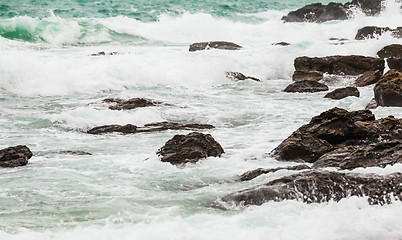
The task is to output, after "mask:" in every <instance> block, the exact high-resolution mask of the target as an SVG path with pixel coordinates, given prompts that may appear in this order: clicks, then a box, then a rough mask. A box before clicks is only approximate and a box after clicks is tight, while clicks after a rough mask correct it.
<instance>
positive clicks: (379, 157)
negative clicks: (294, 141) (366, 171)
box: [313, 139, 402, 169]
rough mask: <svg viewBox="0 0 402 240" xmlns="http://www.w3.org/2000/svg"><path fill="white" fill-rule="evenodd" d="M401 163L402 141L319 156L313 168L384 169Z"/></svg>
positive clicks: (357, 147) (357, 146)
mask: <svg viewBox="0 0 402 240" xmlns="http://www.w3.org/2000/svg"><path fill="white" fill-rule="evenodd" d="M395 163H402V140H401V139H397V140H393V141H383V142H377V143H373V144H368V145H367V144H362V145H350V146H346V147H343V148H338V149H336V150H334V151H331V152H329V153H326V154H324V155H323V156H321V157H320V158H319V159H318V160H317V161H316V162H315V163H314V165H313V168H323V167H336V168H340V169H354V168H358V167H363V168H366V167H385V166H387V165H394V164H395Z"/></svg>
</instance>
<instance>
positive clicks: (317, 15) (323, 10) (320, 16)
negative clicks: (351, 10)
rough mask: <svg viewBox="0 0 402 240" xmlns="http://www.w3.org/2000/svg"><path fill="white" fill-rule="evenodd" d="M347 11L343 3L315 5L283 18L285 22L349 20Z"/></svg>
mask: <svg viewBox="0 0 402 240" xmlns="http://www.w3.org/2000/svg"><path fill="white" fill-rule="evenodd" d="M347 13H348V12H347V9H346V8H345V7H344V6H343V4H341V3H333V2H331V3H329V4H328V5H323V4H321V3H313V4H310V5H307V6H304V7H302V8H300V9H297V10H296V11H292V12H290V13H289V14H288V15H286V16H284V17H282V20H283V21H285V22H326V21H331V20H345V19H348V14H347Z"/></svg>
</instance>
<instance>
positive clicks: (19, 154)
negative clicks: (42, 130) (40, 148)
mask: <svg viewBox="0 0 402 240" xmlns="http://www.w3.org/2000/svg"><path fill="white" fill-rule="evenodd" d="M31 157H32V152H31V150H29V148H28V147H27V146H25V145H18V146H15V147H8V148H5V149H2V150H0V167H4V168H6V167H8V168H12V167H20V166H25V165H27V164H28V159H30V158H31Z"/></svg>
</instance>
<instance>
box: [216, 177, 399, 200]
mask: <svg viewBox="0 0 402 240" xmlns="http://www.w3.org/2000/svg"><path fill="white" fill-rule="evenodd" d="M351 196H358V197H363V196H364V197H368V202H369V203H370V204H381V205H382V204H390V203H392V202H393V201H395V200H399V201H402V173H393V174H390V175H385V176H382V175H376V174H367V175H361V174H354V173H339V172H329V171H317V170H315V171H307V172H302V173H298V174H294V175H291V176H288V177H283V178H280V179H276V180H273V181H270V182H268V183H267V184H264V185H259V186H256V187H253V188H250V189H246V190H243V191H240V192H237V193H233V194H230V195H228V196H226V197H224V198H222V200H223V201H225V202H229V203H234V204H236V205H261V204H263V203H265V202H268V201H282V200H294V199H295V200H299V201H303V202H306V203H321V202H328V201H340V200H341V199H343V198H347V197H351Z"/></svg>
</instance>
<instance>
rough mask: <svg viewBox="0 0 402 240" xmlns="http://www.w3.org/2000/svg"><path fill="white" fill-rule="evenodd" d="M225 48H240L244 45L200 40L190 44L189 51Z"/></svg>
mask: <svg viewBox="0 0 402 240" xmlns="http://www.w3.org/2000/svg"><path fill="white" fill-rule="evenodd" d="M212 48H215V49H223V50H239V49H241V48H242V46H239V45H237V44H236V43H232V42H223V41H214V42H199V43H193V44H191V45H190V48H189V51H190V52H195V51H200V50H208V49H212Z"/></svg>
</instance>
